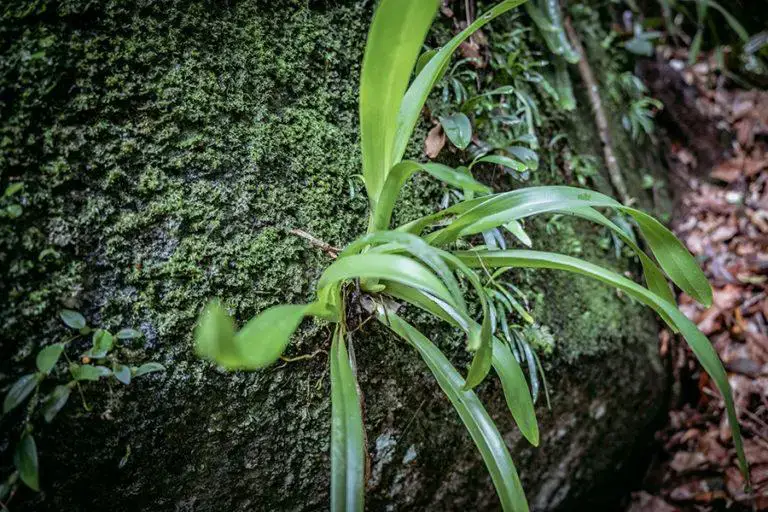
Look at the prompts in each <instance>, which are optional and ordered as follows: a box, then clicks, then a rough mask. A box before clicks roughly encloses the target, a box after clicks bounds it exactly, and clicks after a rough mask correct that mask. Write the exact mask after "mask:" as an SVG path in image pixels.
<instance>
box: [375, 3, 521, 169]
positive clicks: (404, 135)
mask: <svg viewBox="0 0 768 512" xmlns="http://www.w3.org/2000/svg"><path fill="white" fill-rule="evenodd" d="M403 1H404V2H405V3H407V4H421V3H422V2H413V1H412V0H403ZM523 2H525V0H506V1H504V2H501V3H500V4H498V5H496V6H495V7H493V8H492V9H491V10H489V11H488V12H486V13H484V14H482V15H480V16H478V17H477V19H476V20H475V21H474V22H473V23H472V24H471V25H469V26H468V27H467V28H465V29H464V30H462V31H461V32H460V33H458V34H457V35H456V36H454V37H453V39H451V40H450V41H448V43H447V44H446V45H445V46H443V47H442V48H440V50H439V51H438V52H437V53H436V54H435V55H434V56H433V57H432V58H431V59H430V60H429V62H427V64H426V65H425V66H424V68H423V69H422V70H421V72H420V73H419V74H418V75H417V76H416V78H415V79H414V80H413V83H412V84H411V86H410V87H409V88H408V91H407V92H406V93H405V96H404V97H403V100H402V103H401V104H400V105H399V108H400V110H399V112H398V113H397V131H396V134H395V139H394V150H393V153H392V155H393V158H392V159H391V162H392V163H394V162H398V161H399V160H400V159H401V158H403V155H404V154H405V148H406V146H408V141H409V140H410V138H411V134H413V129H414V127H415V126H416V122H417V121H418V119H419V114H420V113H421V109H422V108H423V107H424V103H425V102H426V101H427V97H428V96H429V93H430V91H431V90H432V88H433V87H434V86H435V84H436V83H437V81H438V80H439V79H440V77H441V76H442V74H443V72H444V70H445V68H446V66H447V64H448V62H449V61H450V59H451V55H453V52H454V51H456V49H457V48H458V47H459V45H460V44H461V43H462V42H464V41H465V40H466V39H467V38H468V37H469V36H471V35H472V34H474V33H475V32H476V31H477V30H479V29H480V28H481V27H483V26H484V25H485V24H486V23H488V22H489V21H491V20H493V19H494V18H496V17H498V16H500V15H502V14H504V13H505V12H507V11H509V10H510V9H514V8H515V7H517V6H518V5H520V4H522V3H523ZM424 3H429V4H430V6H431V5H432V2H424ZM387 37H389V36H387ZM387 44H390V43H389V42H388V43H387Z"/></svg>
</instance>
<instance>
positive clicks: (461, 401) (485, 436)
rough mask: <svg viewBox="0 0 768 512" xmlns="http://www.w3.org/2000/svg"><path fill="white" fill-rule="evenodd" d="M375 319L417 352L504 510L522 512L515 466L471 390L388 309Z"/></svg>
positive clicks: (425, 341) (436, 351) (522, 498)
mask: <svg viewBox="0 0 768 512" xmlns="http://www.w3.org/2000/svg"><path fill="white" fill-rule="evenodd" d="M378 320H379V322H381V323H382V324H384V325H386V326H387V327H389V328H390V329H392V331H394V332H395V333H396V334H398V335H399V336H400V337H402V338H403V339H405V340H406V341H407V342H408V343H410V344H411V345H412V346H413V347H414V348H415V349H416V350H417V351H418V352H419V355H421V357H422V359H423V360H424V362H425V363H426V364H427V366H428V367H429V369H430V370H431V371H432V374H433V375H434V376H435V379H436V380H437V383H438V385H439V386H440V388H441V389H442V390H443V392H444V393H445V394H446V396H447V397H448V399H449V400H450V401H451V404H453V407H454V408H455V409H456V412H458V414H459V417H460V418H461V421H462V422H463V423H464V425H465V426H466V427H467V431H468V432H469V434H470V436H471V437H472V440H473V441H474V442H475V445H476V446H477V448H478V450H479V451H480V455H481V456H482V457H483V461H484V462H485V465H486V466H487V467H488V472H489V473H490V474H491V479H492V480H493V484H494V485H495V487H496V492H497V493H498V496H499V499H500V501H501V506H502V508H503V510H505V511H516V512H525V511H527V510H528V503H527V501H526V499H525V493H524V492H523V488H522V485H521V483H520V478H519V477H518V474H517V469H516V468H515V465H514V463H513V462H512V457H510V455H509V451H508V450H507V447H506V445H505V444H504V439H503V438H502V437H501V434H500V433H499V430H498V429H497V428H496V425H495V424H494V423H493V420H492V419H491V417H490V416H489V415H488V412H487V411H486V410H485V407H483V404H482V403H481V402H480V400H479V399H478V398H477V395H475V393H474V392H473V391H471V390H468V389H466V388H465V382H464V379H462V378H461V375H459V372H457V371H456V369H455V368H454V367H453V365H451V363H450V362H449V361H448V359H446V357H445V356H444V355H443V353H442V352H440V350H439V349H438V348H437V347H436V346H435V345H434V344H433V343H432V342H431V341H429V340H428V339H427V338H426V337H424V335H423V334H421V333H420V332H419V331H418V330H416V329H415V328H414V327H413V326H411V325H409V324H408V323H406V322H405V321H404V320H402V319H401V318H400V317H399V316H397V315H396V314H395V313H394V312H392V311H384V310H383V309H380V310H379V312H378Z"/></svg>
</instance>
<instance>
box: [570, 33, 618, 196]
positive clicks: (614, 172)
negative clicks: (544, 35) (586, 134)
mask: <svg viewBox="0 0 768 512" xmlns="http://www.w3.org/2000/svg"><path fill="white" fill-rule="evenodd" d="M565 31H566V32H567V33H568V39H569V40H570V41H571V45H572V46H573V48H574V49H575V50H576V53H578V54H579V55H581V59H579V64H578V66H579V75H581V80H582V81H583V82H584V85H586V86H587V92H588V94H589V103H590V104H591V105H592V112H593V113H594V115H595V123H596V124H597V133H598V135H599V136H600V143H601V145H602V146H603V156H604V157H605V165H606V166H607V167H608V177H609V178H610V180H611V185H613V188H615V189H616V192H618V194H619V197H620V198H621V202H622V203H624V204H626V205H629V204H630V203H631V202H632V198H631V197H630V196H629V193H628V192H627V185H626V184H625V183H624V177H623V176H622V174H621V169H619V163H618V160H616V155H615V153H614V152H613V145H612V143H611V133H610V128H609V126H608V118H607V116H606V115H605V110H604V109H603V102H602V100H601V99H600V90H599V88H598V86H597V81H596V80H595V75H594V74H593V73H592V68H591V67H590V65H589V61H588V60H587V53H586V52H585V51H584V47H583V46H582V44H581V39H579V35H578V34H577V33H576V31H575V30H574V29H573V25H572V24H571V19H570V18H566V19H565Z"/></svg>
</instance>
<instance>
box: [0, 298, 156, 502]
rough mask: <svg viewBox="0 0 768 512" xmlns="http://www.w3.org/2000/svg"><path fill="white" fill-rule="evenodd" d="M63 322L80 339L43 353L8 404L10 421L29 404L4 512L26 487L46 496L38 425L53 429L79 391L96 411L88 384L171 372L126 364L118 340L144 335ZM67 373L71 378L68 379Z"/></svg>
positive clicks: (71, 314) (70, 319)
mask: <svg viewBox="0 0 768 512" xmlns="http://www.w3.org/2000/svg"><path fill="white" fill-rule="evenodd" d="M59 317H60V318H61V320H62V321H63V322H64V323H65V324H66V325H67V326H68V327H70V328H71V329H73V330H75V331H76V334H73V335H71V336H69V337H67V338H65V339H64V340H63V341H60V342H58V343H54V344H52V345H48V346H46V347H44V348H42V349H41V350H40V351H39V352H38V353H37V356H36V358H35V366H36V371H34V372H32V373H28V374H26V375H22V376H21V377H19V378H18V379H17V380H16V382H14V383H13V385H12V386H11V388H10V389H9V390H8V393H7V394H6V396H5V400H4V401H3V415H4V416H5V415H7V414H8V413H10V412H11V411H13V410H14V409H16V408H17V407H19V406H21V405H22V404H24V402H25V401H27V400H29V402H28V403H27V407H26V411H25V414H24V420H23V424H22V425H21V437H20V438H19V442H18V444H17V445H16V450H15V453H14V457H13V464H14V466H15V468H16V469H15V471H14V472H13V473H12V474H11V475H10V476H9V477H8V478H7V479H6V480H5V481H4V482H2V483H0V507H2V510H7V505H8V502H9V501H10V500H11V498H13V495H14V494H15V493H16V490H17V488H18V486H19V484H20V483H23V484H24V485H26V486H27V487H29V488H30V489H32V490H35V491H39V490H40V478H39V463H38V459H37V444H36V442H35V438H34V435H33V433H34V431H35V422H36V421H38V420H39V419H41V418H42V420H43V421H44V423H46V424H47V423H51V422H52V421H53V420H54V418H55V417H56V415H57V414H58V413H59V411H61V409H63V408H64V406H65V405H66V404H67V402H68V401H69V397H70V395H71V394H72V390H73V389H77V391H78V393H79V394H80V398H81V400H82V403H83V408H85V410H87V411H90V410H91V407H90V406H89V405H88V403H87V402H86V400H85V393H84V392H83V387H82V384H83V383H85V382H95V381H100V382H102V383H104V385H106V386H108V387H109V386H110V381H112V382H119V383H121V384H124V385H126V386H127V385H128V384H130V383H131V381H132V379H135V378H137V377H141V376H142V375H147V374H148V373H153V372H158V371H162V370H165V368H164V367H163V365H161V364H159V363H144V364H142V365H140V366H128V365H126V364H125V363H123V362H121V361H120V358H119V356H118V355H117V354H116V351H115V348H116V346H115V344H116V342H117V341H116V340H132V339H135V338H139V337H141V333H140V332H139V331H137V330H135V329H130V328H125V329H120V330H119V331H118V332H117V334H115V335H113V334H112V333H111V332H109V331H108V330H106V329H101V328H96V329H94V328H91V327H89V326H88V325H87V324H86V321H85V318H84V317H83V315H81V314H80V313H78V312H77V311H72V310H70V309H64V310H62V311H61V312H60V313H59ZM89 335H90V336H91V342H92V344H91V347H90V348H89V349H88V350H87V351H85V352H84V353H82V354H81V355H80V358H79V360H80V362H79V363H76V362H74V361H72V360H71V359H70V358H69V356H68V355H67V349H69V348H71V347H72V344H73V342H75V341H76V340H78V339H80V338H82V337H84V336H89ZM62 358H63V359H64V360H65V361H66V363H67V366H66V372H65V371H63V365H60V364H59V363H60V362H61V361H62ZM92 363H95V364H92ZM67 373H68V374H69V376H68V377H66V378H65V375H66V374H67ZM54 384H55V385H54ZM49 386H53V389H51V390H50V391H46V392H44V391H43V388H44V387H49Z"/></svg>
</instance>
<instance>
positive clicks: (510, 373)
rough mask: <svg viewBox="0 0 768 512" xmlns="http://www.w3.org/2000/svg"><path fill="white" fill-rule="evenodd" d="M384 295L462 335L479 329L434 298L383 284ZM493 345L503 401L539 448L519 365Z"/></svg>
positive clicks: (502, 348)
mask: <svg viewBox="0 0 768 512" xmlns="http://www.w3.org/2000/svg"><path fill="white" fill-rule="evenodd" d="M386 287H387V288H386V290H387V293H388V294H390V295H392V296H393V297H395V298H398V299H401V300H404V301H406V302H408V303H410V304H413V305H414V306H416V307H419V308H421V309H423V310H424V311H427V312H429V313H432V314H433V315H435V316H436V317H438V318H441V319H443V320H445V321H446V322H448V323H449V324H451V325H455V326H456V327H459V328H460V329H462V330H463V331H465V332H471V331H473V330H478V329H479V328H480V326H479V325H478V324H477V323H475V322H474V321H473V320H472V319H471V318H470V317H469V315H467V314H466V313H462V312H461V311H458V310H456V309H455V308H452V307H451V306H450V305H448V304H446V303H445V302H442V301H439V300H437V299H435V298H434V297H430V296H429V295H427V294H425V293H424V292H421V291H419V290H414V289H412V288H408V287H407V286H403V285H401V284H398V283H389V282H387V283H386ZM492 341H493V349H492V353H493V359H492V365H493V369H494V370H496V373H497V374H498V376H499V380H500V381H501V386H502V389H503V390H504V397H505V399H506V402H507V406H508V407H509V411H510V413H511V414H512V417H513V418H514V420H515V423H516V424H517V426H518V427H519V428H520V431H521V432H522V433H523V436H525V438H526V439H527V440H528V441H529V442H530V443H531V444H533V445H534V446H538V445H539V426H538V423H537V422H536V412H535V410H534V408H533V400H532V399H531V394H530V392H529V391H528V384H527V382H526V380H525V374H524V373H523V370H522V368H520V364H519V363H518V362H517V361H516V360H515V358H514V356H513V355H512V353H511V352H510V350H509V348H508V347H507V345H506V344H505V343H504V342H502V341H500V340H499V339H498V338H496V337H494V338H493V339H492Z"/></svg>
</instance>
